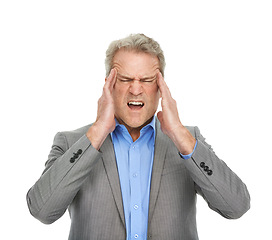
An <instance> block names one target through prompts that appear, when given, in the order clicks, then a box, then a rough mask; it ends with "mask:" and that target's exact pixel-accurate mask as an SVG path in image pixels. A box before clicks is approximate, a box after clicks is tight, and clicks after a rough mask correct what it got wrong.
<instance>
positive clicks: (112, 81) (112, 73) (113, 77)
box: [105, 68, 117, 91]
mask: <svg viewBox="0 0 272 240" xmlns="http://www.w3.org/2000/svg"><path fill="white" fill-rule="evenodd" d="M116 75H117V71H116V69H115V68H113V69H111V71H110V74H109V76H108V77H107V80H106V83H105V87H106V88H107V89H109V90H110V91H112V89H113V87H114V85H115V82H116Z"/></svg>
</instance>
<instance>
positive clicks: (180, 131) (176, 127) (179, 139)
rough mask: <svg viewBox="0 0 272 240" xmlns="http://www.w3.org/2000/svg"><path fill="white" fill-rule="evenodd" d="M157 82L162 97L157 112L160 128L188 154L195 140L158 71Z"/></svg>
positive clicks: (182, 151)
mask: <svg viewBox="0 0 272 240" xmlns="http://www.w3.org/2000/svg"><path fill="white" fill-rule="evenodd" d="M157 84H158V87H159V90H160V92H161V98H162V100H161V106H162V111H159V112H158V114H157V117H158V119H159V121H160V123H161V129H162V131H163V133H164V134H166V135H167V136H168V137H169V138H170V139H171V140H172V141H173V142H174V144H175V145H176V147H177V148H178V150H179V152H180V153H181V154H183V155H187V154H190V153H192V152H193V149H194V146H195V143H196V140H195V138H194V137H193V136H192V134H191V133H190V132H189V131H188V130H187V128H185V127H184V126H183V125H182V123H181V121H180V118H179V114H178V109H177V103H176V101H175V100H174V99H173V98H172V96H171V93H170V90H169V88H168V86H167V85H166V82H165V81H164V79H163V77H162V74H161V73H160V72H159V73H158V74H157Z"/></svg>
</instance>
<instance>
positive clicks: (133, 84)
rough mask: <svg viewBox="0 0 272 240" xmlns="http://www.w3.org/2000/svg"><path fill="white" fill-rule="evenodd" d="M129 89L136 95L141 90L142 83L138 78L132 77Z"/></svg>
mask: <svg viewBox="0 0 272 240" xmlns="http://www.w3.org/2000/svg"><path fill="white" fill-rule="evenodd" d="M129 91H130V93H131V94H133V95H135V96H138V95H140V94H141V93H142V92H143V86H142V83H141V82H140V81H139V80H136V79H134V80H133V81H132V82H131V83H130V87H129Z"/></svg>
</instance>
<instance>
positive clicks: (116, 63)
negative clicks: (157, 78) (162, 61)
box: [112, 49, 159, 77]
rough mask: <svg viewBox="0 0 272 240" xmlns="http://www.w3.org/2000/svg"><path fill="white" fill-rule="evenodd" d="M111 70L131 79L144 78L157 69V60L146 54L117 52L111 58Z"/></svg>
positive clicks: (125, 51)
mask: <svg viewBox="0 0 272 240" xmlns="http://www.w3.org/2000/svg"><path fill="white" fill-rule="evenodd" d="M112 67H113V68H116V69H117V72H119V73H120V74H125V75H128V76H131V77H146V76H149V75H152V74H154V73H155V72H156V71H157V69H159V60H158V58H157V57H156V56H152V55H150V54H148V53H143V52H135V51H127V50H123V49H121V50H119V51H118V52H117V53H116V54H115V56H114V58H113V65H112Z"/></svg>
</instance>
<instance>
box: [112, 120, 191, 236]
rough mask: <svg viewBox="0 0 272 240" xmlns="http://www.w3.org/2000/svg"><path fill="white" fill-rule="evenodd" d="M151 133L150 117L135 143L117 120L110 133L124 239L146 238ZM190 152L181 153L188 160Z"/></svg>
mask: <svg viewBox="0 0 272 240" xmlns="http://www.w3.org/2000/svg"><path fill="white" fill-rule="evenodd" d="M155 132H156V128H155V117H153V119H152V121H151V122H150V123H149V124H148V125H146V126H145V127H143V128H142V129H141V131H140V137H139V138H138V139H137V140H136V141H135V142H133V140H132V138H131V136H130V134H129V132H128V131H127V129H126V127H125V126H124V125H121V124H119V123H118V122H117V120H116V127H115V130H114V131H113V132H112V133H111V137H112V142H113V146H114V151H115V157H116V162H117V168H118V173H119V179H120V186H121V192H122V198H123V207H124V213H125V221H126V233H127V240H131V239H141V240H146V237H147V225H148V207H149V194H150V182H151V173H152V166H153V159H154V145H155V135H156V134H155ZM195 147H196V146H195ZM191 155H192V154H189V155H185V156H184V155H181V156H182V157H183V158H184V159H188V158H190V157H191Z"/></svg>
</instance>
